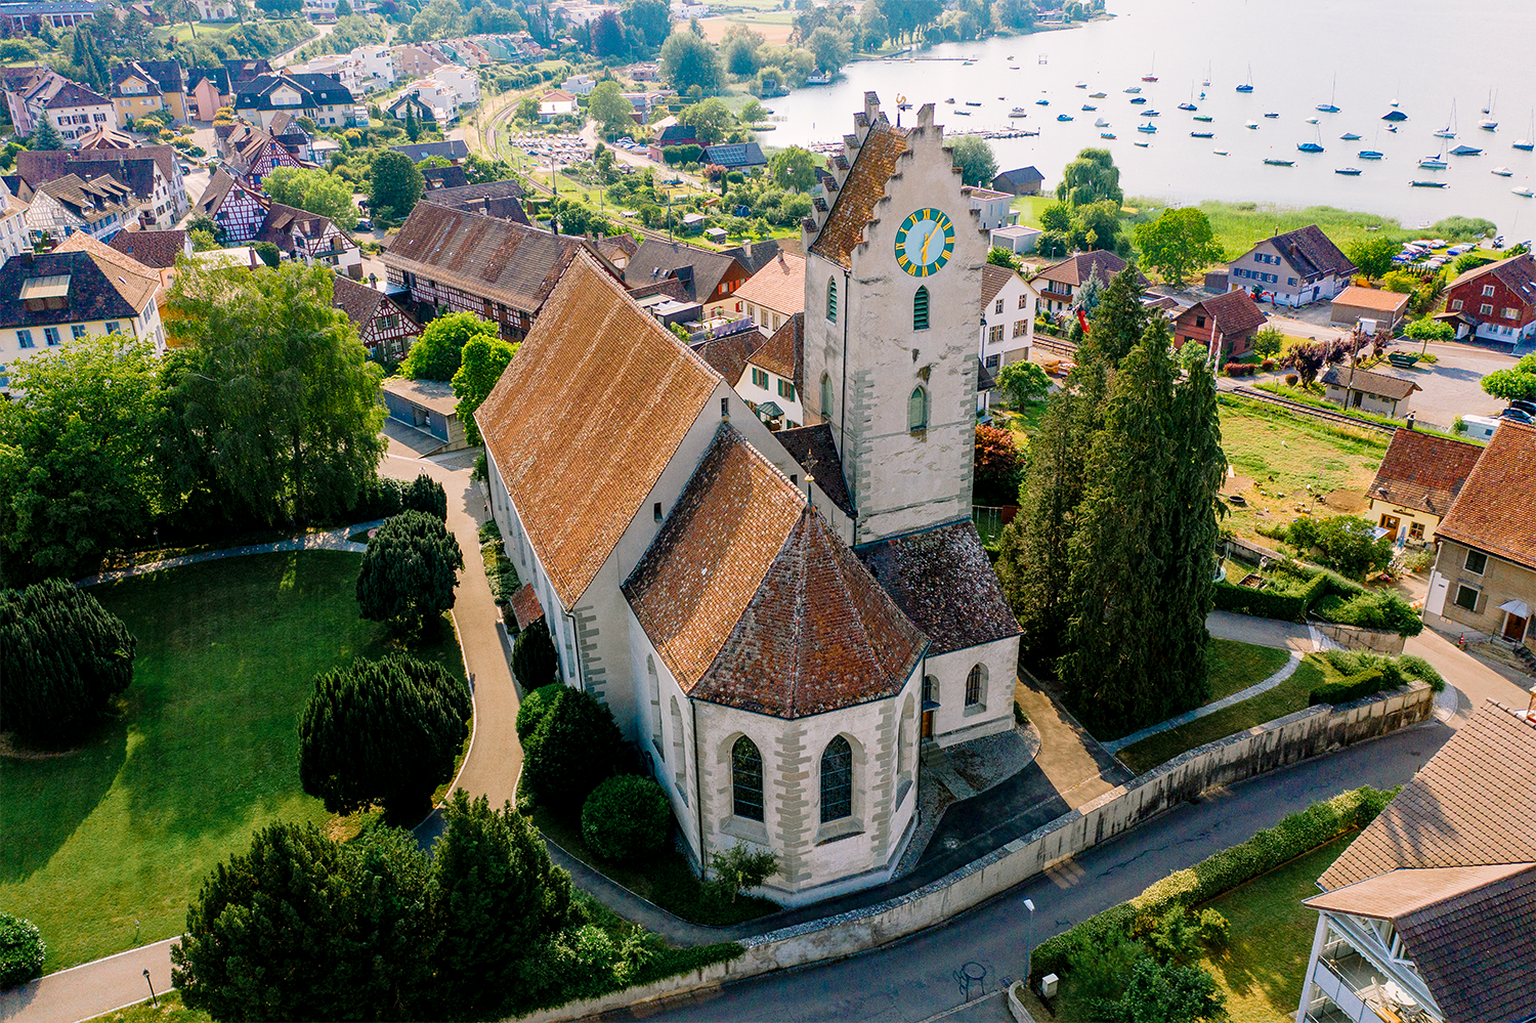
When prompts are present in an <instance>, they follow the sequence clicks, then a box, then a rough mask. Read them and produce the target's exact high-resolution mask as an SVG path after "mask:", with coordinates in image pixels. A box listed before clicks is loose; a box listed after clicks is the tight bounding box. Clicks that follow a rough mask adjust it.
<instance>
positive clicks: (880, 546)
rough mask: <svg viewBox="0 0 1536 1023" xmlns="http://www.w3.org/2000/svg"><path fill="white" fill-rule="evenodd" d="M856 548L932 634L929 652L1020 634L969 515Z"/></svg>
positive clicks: (915, 620) (904, 607)
mask: <svg viewBox="0 0 1536 1023" xmlns="http://www.w3.org/2000/svg"><path fill="white" fill-rule="evenodd" d="M857 553H858V555H859V560H861V561H863V562H864V565H865V567H867V568H868V569H869V570H870V572H871V573H872V574H873V575H874V577H875V578H876V579H877V580H879V582H880V585H881V586H884V587H885V590H886V592H887V593H889V594H890V595H891V597H892V599H894V600H895V601H896V606H897V607H899V608H901V609H902V611H904V612H905V613H906V615H907V617H908V618H910V619H912V621H913V623H914V624H915V625H916V626H917V627H918V628H919V629H922V630H923V632H924V634H926V635H927V637H928V639H929V641H930V642H931V643H932V646H931V647H930V648H929V652H930V653H934V654H947V653H949V652H950V651H951V650H963V649H964V648H966V647H970V646H977V645H979V644H981V643H990V642H992V641H994V640H999V639H1007V638H1008V637H1010V636H1017V635H1018V634H1019V622H1018V619H1017V618H1015V617H1014V616H1013V612H1012V611H1010V610H1009V609H1008V601H1007V599H1006V598H1005V597H1004V596H1003V588H1002V586H1001V585H1000V584H999V583H998V581H997V573H995V572H994V571H992V563H991V562H990V561H989V560H987V552H986V551H985V550H983V549H982V546H981V537H980V536H979V535H978V534H977V532H976V527H975V525H973V524H972V522H971V520H970V519H965V520H963V521H960V522H954V523H951V524H950V525H947V526H939V527H938V528H937V529H928V530H924V531H923V532H921V533H908V534H906V535H905V536H895V537H890V538H889V539H886V540H880V541H877V542H875V543H872V544H866V545H864V546H862V547H860V548H859V549H858V552H857Z"/></svg>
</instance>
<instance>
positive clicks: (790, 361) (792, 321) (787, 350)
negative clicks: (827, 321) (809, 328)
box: [747, 313, 805, 390]
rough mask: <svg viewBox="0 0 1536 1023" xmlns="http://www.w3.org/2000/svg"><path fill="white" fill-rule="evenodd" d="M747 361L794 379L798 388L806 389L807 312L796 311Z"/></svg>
mask: <svg viewBox="0 0 1536 1023" xmlns="http://www.w3.org/2000/svg"><path fill="white" fill-rule="evenodd" d="M747 361H748V362H750V363H751V364H752V365H754V366H761V367H762V368H763V369H766V370H767V371H768V372H770V373H777V374H778V375H779V376H781V377H783V378H784V379H785V380H790V381H793V382H794V385H795V388H796V390H804V389H805V380H804V377H805V314H804V313H796V314H795V315H793V316H791V317H790V318H789V319H787V320H785V321H784V325H783V326H781V327H780V328H779V329H778V330H776V331H774V332H773V336H772V337H770V338H769V339H768V340H767V342H766V343H764V344H763V346H762V347H761V348H759V349H758V350H757V351H755V352H753V353H752V354H751V355H750V356H748V357H747Z"/></svg>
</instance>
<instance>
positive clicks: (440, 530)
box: [357, 509, 464, 626]
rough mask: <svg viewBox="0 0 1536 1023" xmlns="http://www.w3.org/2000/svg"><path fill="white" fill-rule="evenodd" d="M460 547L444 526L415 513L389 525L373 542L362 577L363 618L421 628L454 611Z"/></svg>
mask: <svg viewBox="0 0 1536 1023" xmlns="http://www.w3.org/2000/svg"><path fill="white" fill-rule="evenodd" d="M463 567H464V555H463V553H462V552H461V551H460V550H459V542H458V541H457V540H456V539H454V537H453V534H452V533H450V532H448V527H447V526H445V525H444V524H443V520H442V519H439V518H437V517H436V516H435V515H429V514H427V513H426V512H420V511H416V510H414V509H410V510H407V511H403V512H401V513H400V514H399V515H394V516H391V517H390V518H389V519H387V520H386V521H385V522H384V524H383V525H382V526H380V527H379V531H378V532H377V533H375V534H374V535H373V538H372V539H370V540H369V541H368V549H367V551H365V552H364V553H363V567H362V570H361V571H360V572H359V573H358V576H357V602H358V604H359V606H360V607H361V610H362V616H363V617H364V618H367V619H369V620H370V621H375V622H395V623H397V624H400V625H405V626H420V625H422V624H424V623H425V622H426V620H427V619H428V618H431V617H435V616H437V615H440V614H442V613H443V612H444V611H447V610H449V609H450V608H452V607H453V603H454V593H453V589H454V587H455V586H456V585H458V577H457V575H456V573H457V572H458V570H459V569H461V568H463Z"/></svg>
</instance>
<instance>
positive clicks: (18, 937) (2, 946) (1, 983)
mask: <svg viewBox="0 0 1536 1023" xmlns="http://www.w3.org/2000/svg"><path fill="white" fill-rule="evenodd" d="M47 954H48V946H47V945H45V944H43V936H42V935H41V934H40V933H38V930H37V925H36V924H34V923H33V922H32V921H31V920H23V919H22V918H21V917H19V916H11V914H9V913H0V991H4V990H5V989H6V988H11V987H15V986H16V985H17V984H25V983H26V982H27V981H29V980H31V979H32V978H33V977H36V976H38V975H39V974H40V973H42V972H43V959H44V958H45V957H46V956H47Z"/></svg>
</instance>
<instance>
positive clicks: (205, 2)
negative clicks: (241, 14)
mask: <svg viewBox="0 0 1536 1023" xmlns="http://www.w3.org/2000/svg"><path fill="white" fill-rule="evenodd" d="M192 6H193V7H196V8H197V16H198V18H200V19H201V20H203V21H234V20H235V18H236V16H237V15H236V14H235V4H234V0H192Z"/></svg>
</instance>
